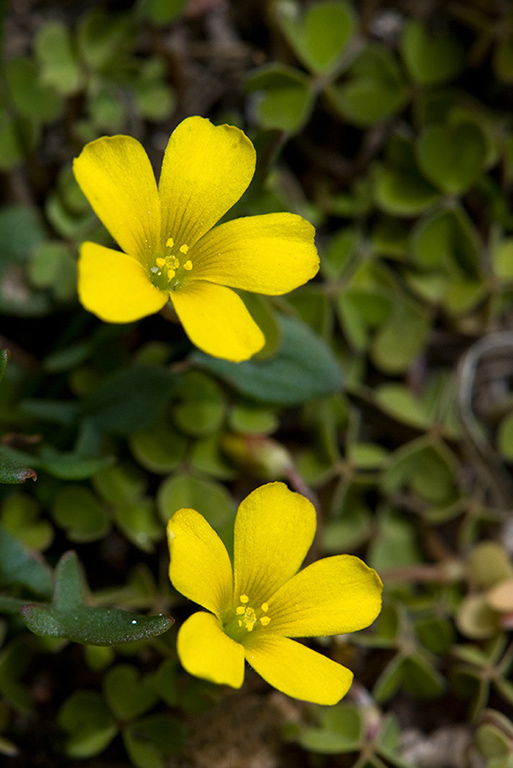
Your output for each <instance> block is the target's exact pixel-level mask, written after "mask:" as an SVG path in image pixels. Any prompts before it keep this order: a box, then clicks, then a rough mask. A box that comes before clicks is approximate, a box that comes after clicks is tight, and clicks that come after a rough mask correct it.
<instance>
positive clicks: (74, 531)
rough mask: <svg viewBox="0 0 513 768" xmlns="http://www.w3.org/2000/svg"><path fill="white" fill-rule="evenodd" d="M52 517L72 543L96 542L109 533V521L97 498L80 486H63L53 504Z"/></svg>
mask: <svg viewBox="0 0 513 768" xmlns="http://www.w3.org/2000/svg"><path fill="white" fill-rule="evenodd" d="M52 517H53V519H54V520H55V522H56V523H57V525H59V526H60V527H61V528H64V530H65V531H66V535H67V537H68V539H69V540H70V541H96V540H97V539H100V538H101V537H102V536H105V534H106V533H107V532H108V530H109V528H110V523H109V519H108V517H107V513H106V511H105V509H104V507H103V506H102V505H101V504H100V503H99V502H98V499H97V498H96V496H95V495H94V494H93V493H92V492H91V491H90V490H89V489H88V488H83V487H82V486H80V485H63V486H61V488H59V490H58V492H57V494H56V496H55V498H54V499H53V503H52Z"/></svg>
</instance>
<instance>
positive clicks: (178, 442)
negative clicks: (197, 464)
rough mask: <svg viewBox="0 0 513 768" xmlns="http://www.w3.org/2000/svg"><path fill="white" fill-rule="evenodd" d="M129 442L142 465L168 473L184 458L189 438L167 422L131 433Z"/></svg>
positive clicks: (161, 473)
mask: <svg viewBox="0 0 513 768" xmlns="http://www.w3.org/2000/svg"><path fill="white" fill-rule="evenodd" d="M129 443H130V450H131V451H132V453H133V455H134V458H135V459H136V460H137V461H138V463H139V464H140V465H141V466H142V467H144V468H145V469H149V470H150V472H154V473H156V474H159V475H167V474H168V473H169V472H172V471H173V470H174V469H176V468H177V467H178V466H179V465H180V464H181V462H182V461H183V460H184V457H185V450H186V447H187V443H188V440H187V438H186V437H184V436H183V435H181V434H180V433H179V432H177V431H176V430H175V429H172V428H171V427H170V426H168V425H167V424H165V423H160V424H156V425H155V426H153V427H150V428H149V429H146V430H143V431H142V432H137V433H136V434H135V435H131V436H130V438H129Z"/></svg>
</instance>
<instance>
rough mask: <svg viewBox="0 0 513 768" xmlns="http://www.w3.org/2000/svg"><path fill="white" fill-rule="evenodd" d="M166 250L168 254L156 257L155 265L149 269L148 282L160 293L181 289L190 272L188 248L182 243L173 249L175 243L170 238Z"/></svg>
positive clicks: (190, 263)
mask: <svg viewBox="0 0 513 768" xmlns="http://www.w3.org/2000/svg"><path fill="white" fill-rule="evenodd" d="M166 248H167V249H168V252H167V253H166V254H165V255H164V256H157V258H156V259H155V264H154V265H153V266H152V267H150V280H151V282H152V283H153V285H154V286H155V287H156V288H160V290H161V291H176V290H178V289H179V288H182V287H183V285H184V283H185V282H186V281H187V277H188V275H189V273H190V272H191V271H192V261H191V260H190V258H189V257H188V255H187V253H188V251H189V246H188V245H187V244H186V243H183V244H182V245H181V246H180V247H179V248H175V241H174V240H173V238H172V237H170V238H169V239H168V240H167V241H166Z"/></svg>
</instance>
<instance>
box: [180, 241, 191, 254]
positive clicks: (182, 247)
mask: <svg viewBox="0 0 513 768" xmlns="http://www.w3.org/2000/svg"><path fill="white" fill-rule="evenodd" d="M179 250H180V253H187V251H188V250H189V246H188V245H186V244H185V243H184V244H183V245H181V246H180V249H179Z"/></svg>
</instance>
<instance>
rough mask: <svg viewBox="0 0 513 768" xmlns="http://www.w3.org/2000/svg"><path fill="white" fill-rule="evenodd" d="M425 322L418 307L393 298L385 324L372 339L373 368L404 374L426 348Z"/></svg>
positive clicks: (428, 328)
mask: <svg viewBox="0 0 513 768" xmlns="http://www.w3.org/2000/svg"><path fill="white" fill-rule="evenodd" d="M429 321H430V318H429V314H428V312H427V310H425V309H424V308H423V307H422V306H421V305H420V304H417V303H416V302H413V301H410V300H408V299H406V298H404V299H403V298H402V297H400V296H397V300H396V301H395V302H394V303H393V305H392V311H391V312H390V315H389V316H388V318H387V320H386V322H385V323H384V324H383V325H382V326H381V328H379V329H378V331H377V333H376V335H375V336H374V339H373V342H372V347H371V357H372V360H373V362H374V364H375V365H376V366H377V367H378V368H380V369H381V370H382V371H386V372H387V373H390V374H394V373H401V372H403V371H406V370H408V368H409V367H410V365H411V364H412V362H413V361H414V359H415V357H416V356H417V355H419V354H420V353H421V351H422V350H423V348H424V346H425V344H426V339H427V335H428V333H429V331H430V322H429Z"/></svg>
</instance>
